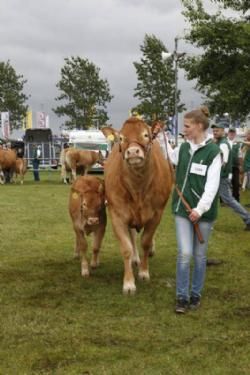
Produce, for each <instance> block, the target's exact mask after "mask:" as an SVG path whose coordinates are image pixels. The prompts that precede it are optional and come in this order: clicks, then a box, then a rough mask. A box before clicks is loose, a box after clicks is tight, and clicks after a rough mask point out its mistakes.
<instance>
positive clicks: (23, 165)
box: [15, 158, 27, 184]
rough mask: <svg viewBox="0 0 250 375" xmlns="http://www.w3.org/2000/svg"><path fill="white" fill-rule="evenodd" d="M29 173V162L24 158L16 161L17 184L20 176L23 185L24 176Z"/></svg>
mask: <svg viewBox="0 0 250 375" xmlns="http://www.w3.org/2000/svg"><path fill="white" fill-rule="evenodd" d="M26 172H27V160H26V159H23V158H17V159H16V166H15V174H16V176H15V182H17V176H18V175H19V176H20V183H21V184H23V181H24V175H25V173H26Z"/></svg>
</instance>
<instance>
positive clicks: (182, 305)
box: [175, 298, 188, 314]
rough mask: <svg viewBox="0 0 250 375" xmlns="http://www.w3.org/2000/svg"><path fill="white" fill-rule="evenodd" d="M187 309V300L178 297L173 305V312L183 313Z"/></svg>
mask: <svg viewBox="0 0 250 375" xmlns="http://www.w3.org/2000/svg"><path fill="white" fill-rule="evenodd" d="M187 309H188V301H186V300H185V299H182V298H178V299H177V301H176V305H175V312H176V313H177V314H185V312H186V311H187Z"/></svg>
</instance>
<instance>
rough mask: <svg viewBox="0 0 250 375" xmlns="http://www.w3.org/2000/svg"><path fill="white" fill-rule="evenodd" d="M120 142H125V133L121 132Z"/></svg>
mask: <svg viewBox="0 0 250 375" xmlns="http://www.w3.org/2000/svg"><path fill="white" fill-rule="evenodd" d="M120 142H121V143H122V142H124V135H122V134H120Z"/></svg>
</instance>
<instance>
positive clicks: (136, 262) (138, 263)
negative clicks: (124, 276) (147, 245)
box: [132, 257, 141, 267]
mask: <svg viewBox="0 0 250 375" xmlns="http://www.w3.org/2000/svg"><path fill="white" fill-rule="evenodd" d="M132 263H133V264H134V265H135V266H136V267H139V266H140V264H141V260H140V258H139V257H134V258H133V259H132Z"/></svg>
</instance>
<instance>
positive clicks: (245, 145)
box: [242, 129, 250, 191]
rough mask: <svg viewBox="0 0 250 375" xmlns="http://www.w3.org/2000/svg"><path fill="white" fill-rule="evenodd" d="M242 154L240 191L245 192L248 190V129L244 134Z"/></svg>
mask: <svg viewBox="0 0 250 375" xmlns="http://www.w3.org/2000/svg"><path fill="white" fill-rule="evenodd" d="M242 154H243V173H244V177H243V183H242V190H243V191H245V190H246V188H250V129H248V130H247V132H246V139H245V141H244V142H243V147H242Z"/></svg>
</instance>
